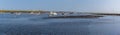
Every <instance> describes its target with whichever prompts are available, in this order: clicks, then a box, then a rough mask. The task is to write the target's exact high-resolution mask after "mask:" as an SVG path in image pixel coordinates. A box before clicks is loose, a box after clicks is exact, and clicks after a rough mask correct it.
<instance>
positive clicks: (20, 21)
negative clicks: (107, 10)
mask: <svg viewBox="0 0 120 35" xmlns="http://www.w3.org/2000/svg"><path fill="white" fill-rule="evenodd" d="M47 16H48V15H46V14H40V15H34V14H33V15H32V14H21V15H15V14H10V13H4V14H0V35H120V16H104V17H100V18H59V19H43V18H45V17H47Z"/></svg>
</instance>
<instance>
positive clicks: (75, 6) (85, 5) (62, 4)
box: [0, 0, 120, 12]
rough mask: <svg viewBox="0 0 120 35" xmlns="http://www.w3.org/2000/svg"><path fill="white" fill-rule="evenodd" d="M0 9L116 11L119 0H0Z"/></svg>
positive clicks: (119, 4) (119, 6)
mask: <svg viewBox="0 0 120 35" xmlns="http://www.w3.org/2000/svg"><path fill="white" fill-rule="evenodd" d="M0 9H2V10H48V11H77V12H104V11H105V12H118V11H120V0H0Z"/></svg>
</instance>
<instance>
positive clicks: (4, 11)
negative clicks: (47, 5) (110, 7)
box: [0, 10, 47, 13]
mask: <svg viewBox="0 0 120 35" xmlns="http://www.w3.org/2000/svg"><path fill="white" fill-rule="evenodd" d="M14 12H21V13H30V12H47V11H42V10H0V13H14Z"/></svg>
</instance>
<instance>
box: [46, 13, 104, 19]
mask: <svg viewBox="0 0 120 35" xmlns="http://www.w3.org/2000/svg"><path fill="white" fill-rule="evenodd" d="M99 17H103V16H102V15H92V14H78V15H75V14H74V15H71V14H69V15H57V16H49V17H47V18H99Z"/></svg>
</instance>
